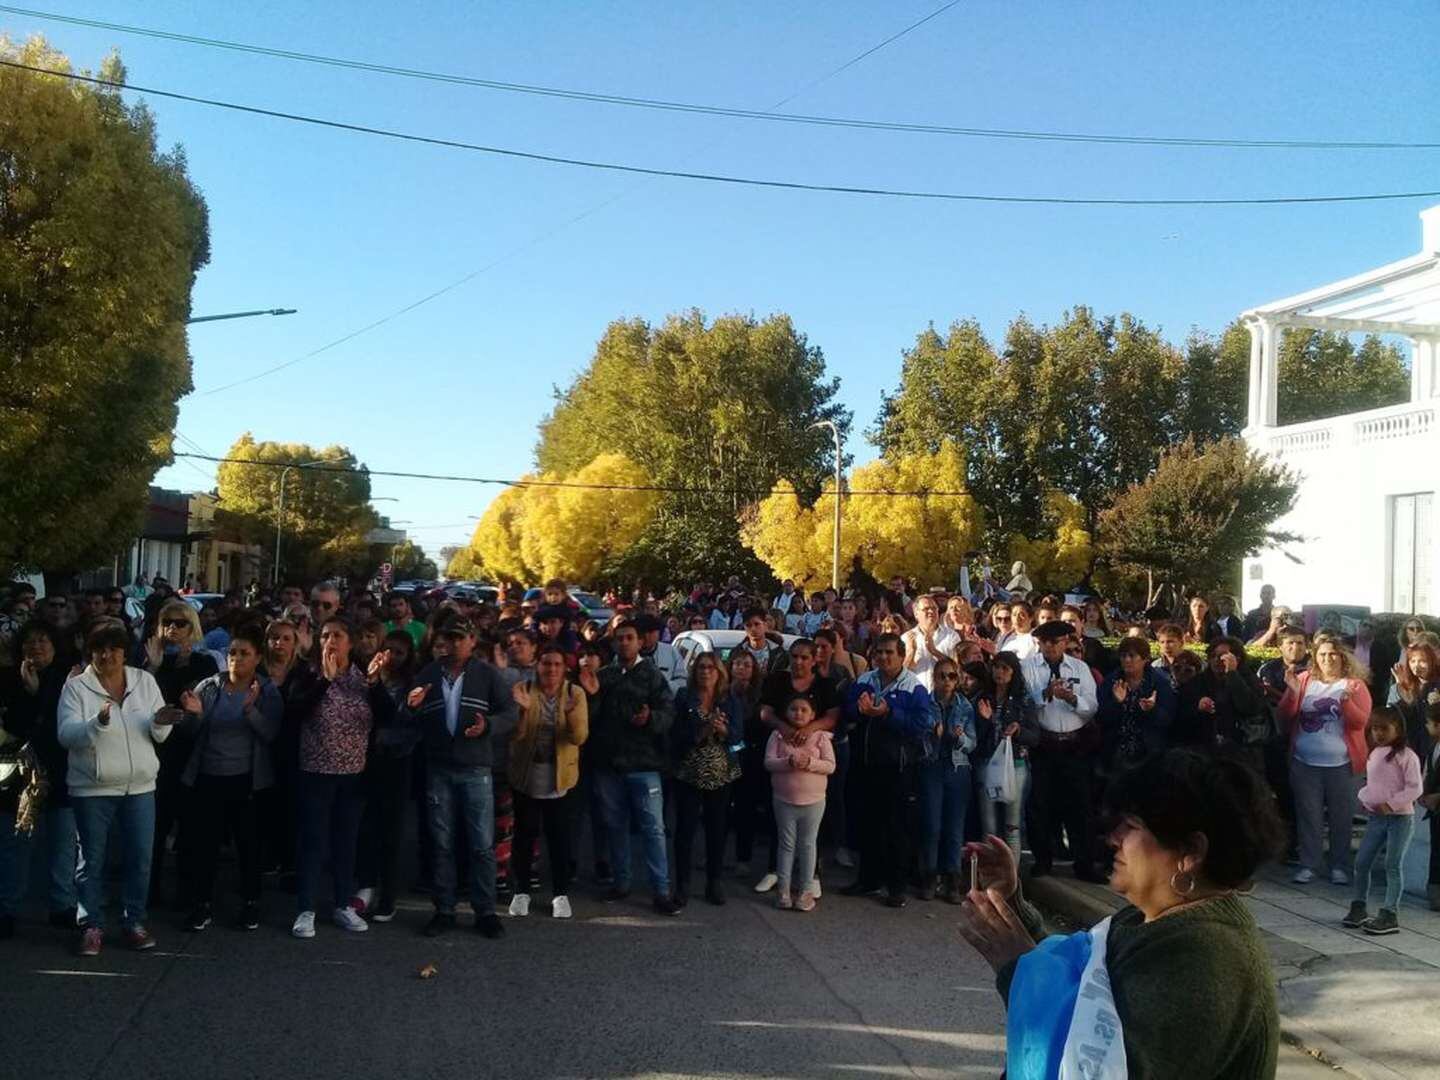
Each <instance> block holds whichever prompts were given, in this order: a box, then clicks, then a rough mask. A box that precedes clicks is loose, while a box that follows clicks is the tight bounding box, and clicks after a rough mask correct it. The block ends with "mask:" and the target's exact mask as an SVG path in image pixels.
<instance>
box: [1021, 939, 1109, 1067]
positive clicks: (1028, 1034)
mask: <svg viewBox="0 0 1440 1080" xmlns="http://www.w3.org/2000/svg"><path fill="white" fill-rule="evenodd" d="M1109 932H1110V920H1109V919H1105V920H1104V921H1102V922H1100V923H1098V924H1097V925H1096V926H1095V927H1094V928H1093V929H1091V930H1089V931H1084V932H1081V933H1078V934H1064V935H1059V934H1057V935H1055V936H1052V937H1048V938H1045V939H1044V940H1043V941H1041V942H1040V944H1039V945H1037V946H1036V947H1035V948H1034V949H1033V950H1032V951H1030V952H1028V953H1026V954H1025V955H1024V956H1022V957H1021V958H1020V960H1019V962H1018V963H1017V964H1016V965H1015V975H1014V977H1013V978H1012V979H1011V980H1010V1000H1009V1001H1008V1002H1007V1009H1008V1014H1009V1015H1008V1018H1007V1019H1006V1023H1005V1055H1006V1057H1005V1076H1006V1080H1081V1078H1083V1080H1112V1078H1114V1080H1125V1077H1126V1073H1127V1069H1126V1061H1125V1035H1124V1031H1123V1030H1122V1029H1121V1025H1120V1018H1119V1016H1118V1015H1117V1013H1116V1011H1115V999H1114V996H1113V994H1112V993H1111V992H1110V977H1109V972H1108V969H1107V968H1106V965H1105V946H1106V942H1107V940H1108V937H1109Z"/></svg>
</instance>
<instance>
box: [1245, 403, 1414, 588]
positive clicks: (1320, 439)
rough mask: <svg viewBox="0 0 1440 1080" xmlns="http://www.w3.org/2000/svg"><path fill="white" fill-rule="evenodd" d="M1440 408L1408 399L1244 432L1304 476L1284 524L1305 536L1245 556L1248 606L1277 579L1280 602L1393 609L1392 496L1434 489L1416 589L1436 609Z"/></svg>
mask: <svg viewBox="0 0 1440 1080" xmlns="http://www.w3.org/2000/svg"><path fill="white" fill-rule="evenodd" d="M1437 411H1440V410H1437V409H1436V408H1435V407H1432V406H1428V405H1424V404H1421V405H1416V404H1412V403H1406V404H1404V405H1398V406H1391V407H1389V408H1385V409H1375V410H1371V411H1369V412H1364V413H1353V414H1351V415H1349V416H1340V417H1334V418H1332V419H1330V420H1323V421H1317V422H1314V423H1309V424H1295V425H1291V426H1289V427H1284V428H1269V429H1262V430H1260V431H1258V432H1252V433H1250V434H1249V435H1248V436H1247V438H1248V440H1249V442H1250V444H1251V445H1252V446H1254V447H1256V448H1257V449H1260V450H1262V451H1264V452H1266V453H1269V454H1271V455H1272V456H1275V457H1277V458H1279V460H1281V461H1282V462H1284V463H1285V464H1286V465H1288V466H1290V467H1291V468H1294V469H1295V470H1297V471H1298V472H1299V473H1300V474H1301V487H1300V494H1299V498H1298V500H1297V502H1296V506H1295V509H1294V511H1293V512H1292V513H1291V514H1290V515H1289V516H1288V517H1286V518H1285V519H1284V520H1283V521H1282V522H1280V523H1279V524H1278V525H1277V528H1281V529H1285V530H1287V531H1291V532H1296V533H1299V534H1301V536H1303V537H1304V539H1303V540H1301V541H1300V542H1298V543H1295V544H1290V545H1286V547H1285V548H1284V549H1283V550H1276V549H1271V550H1268V551H1265V552H1263V553H1262V554H1261V555H1260V557H1258V558H1255V559H1247V560H1245V567H1244V572H1243V594H1244V595H1243V600H1244V604H1245V606H1246V608H1247V609H1248V608H1252V607H1254V606H1255V605H1257V604H1258V603H1259V602H1260V586H1261V585H1263V584H1270V585H1274V586H1275V591H1276V602H1277V603H1280V604H1284V605H1286V606H1288V607H1293V608H1296V609H1297V610H1298V609H1299V608H1300V607H1301V606H1302V605H1304V604H1358V605H1363V606H1366V607H1368V608H1370V609H1371V610H1372V611H1390V610H1394V608H1393V607H1392V595H1391V590H1392V584H1393V582H1394V579H1395V576H1396V567H1395V566H1394V565H1393V558H1392V555H1393V552H1394V543H1393V542H1394V536H1393V529H1392V522H1393V509H1392V508H1393V505H1394V499H1395V497H1396V496H1405V495H1411V494H1418V493H1424V492H1432V493H1434V498H1432V500H1431V502H1430V509H1429V514H1428V516H1426V517H1425V519H1424V520H1423V521H1422V522H1421V523H1420V531H1421V533H1422V534H1423V533H1428V536H1429V543H1428V545H1426V546H1425V549H1424V550H1423V551H1422V552H1421V553H1420V558H1419V559H1418V560H1417V561H1418V562H1419V564H1420V575H1421V580H1420V581H1417V582H1416V589H1415V591H1416V593H1417V603H1418V605H1419V606H1421V607H1423V608H1424V609H1425V610H1424V612H1423V613H1424V614H1434V613H1435V611H1436V608H1437V600H1440V594H1437V580H1436V575H1435V570H1436V568H1437V567H1440V527H1437V522H1436V520H1435V515H1436V511H1437V508H1440V467H1437V463H1440V422H1437V419H1440V418H1437ZM1286 552H1288V553H1289V555H1291V556H1294V559H1292V558H1287V556H1286V554H1285V553H1286ZM1295 560H1299V561H1298V562H1297V561H1295ZM1427 597H1428V602H1427V601H1426V598H1427ZM1412 606H1414V605H1412ZM1407 610H1408V609H1407Z"/></svg>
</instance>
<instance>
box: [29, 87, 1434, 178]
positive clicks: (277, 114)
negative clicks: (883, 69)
mask: <svg viewBox="0 0 1440 1080" xmlns="http://www.w3.org/2000/svg"><path fill="white" fill-rule="evenodd" d="M0 66H4V67H10V68H18V69H20V70H22V71H30V72H34V73H35V74H38V75H52V76H57V77H59V78H63V79H71V80H73V81H75V82H83V83H90V84H91V85H94V86H103V87H106V88H107V89H111V90H126V91H130V92H132V93H137V94H151V95H153V96H155V97H163V98H169V99H171V100H174V101H185V102H189V103H191V104H194V105H205V106H208V107H210V108H216V109H228V110H230V111H233V112H241V113H248V114H250V115H253V116H265V117H270V118H272V119H276V120H288V121H292V122H294V123H300V124H310V125H314V126H317V127H323V128H330V129H333V130H338V131H348V132H352V133H355V134H362V135H375V136H379V137H382V138H387V139H399V140H402V141H405V142H414V143H423V144H426V145H429V146H442V147H446V148H449V149H453V150H466V151H471V152H474V153H481V154H494V155H498V156H500V157H510V158H519V159H521V160H525V161H538V162H542V163H544V164H548V165H570V166H574V167H577V168H583V169H598V170H602V171H606V172H621V173H631V174H634V175H637V176H653V177H667V178H670V179H676V180H698V181H703V182H706V183H713V184H730V185H735V186H739V187H760V188H774V189H779V190H783V191H809V192H824V193H827V194H835V195H863V196H868V197H879V198H893V199H925V200H932V201H941V202H974V203H1012V204H1022V205H1045V206H1274V205H1287V204H1296V203H1354V202H1378V201H1384V200H1394V199H1419V198H1433V197H1435V196H1436V195H1440V191H1400V192H1362V193H1358V194H1346V195H1266V196H1253V195H1247V196H1236V197H1227V196H1206V197H1199V198H1194V197H1163V198H1143V197H1135V196H1091V195H1005V194H998V193H986V192H961V191H922V190H916V189H906V188H882V187H866V186H862V185H858V184H818V183H808V182H805V181H800V180H772V179H766V178H762V177H752V176H733V175H729V174H725V173H706V172H690V171H687V170H683V169H661V168H654V167H650V166H645V165H628V164H624V163H621V162H615V161H593V160H590V159H587V158H574V157H565V156H562V155H559V154H542V153H538V152H536V151H531V150H516V149H513V148H510V147H503V146H487V145H484V144H482V143H472V142H466V141H464V140H462V139H449V138H440V137H438V136H432V135H419V134H415V133H414V132H406V131H396V130H394V129H392V128H380V127H372V126H371V125H368V124H355V123H349V122H346V121H342V120H329V119H325V118H323V117H318V116H307V115H305V114H303V113H293V112H285V111H283V110H279V109H266V108H262V107H260V106H258V105H244V104H240V103H238V102H233V101H221V100H219V99H216V98H205V97H199V96H197V95H194V94H182V93H178V92H176V91H173V90H160V89H157V88H155V87H150V86H138V85H136V84H134V83H117V82H112V81H110V80H108V79H100V78H96V77H95V76H93V75H78V74H76V73H74V72H69V71H57V70H54V69H51V68H42V67H35V66H33V65H30V64H21V63H19V62H17V61H13V60H0Z"/></svg>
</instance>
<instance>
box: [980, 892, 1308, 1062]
mask: <svg viewBox="0 0 1440 1080" xmlns="http://www.w3.org/2000/svg"><path fill="white" fill-rule="evenodd" d="M1028 906H1029V905H1023V906H1022V916H1023V915H1025V914H1028V913H1027V912H1025V911H1024V910H1023V908H1024V907H1028ZM1030 921H1031V920H1030V919H1026V922H1027V923H1029V922H1030ZM1105 960H1106V967H1107V968H1109V971H1110V984H1111V988H1112V991H1113V992H1114V994H1115V1009H1116V1011H1117V1012H1118V1013H1119V1014H1120V1022H1121V1024H1122V1025H1123V1026H1124V1028H1125V1057H1126V1061H1127V1063H1128V1065H1129V1073H1130V1078H1131V1080H1272V1078H1273V1077H1274V1076H1275V1065H1276V1055H1277V1054H1278V1053H1279V1046H1280V1016H1279V1011H1278V1009H1277V1008H1276V1004H1275V982H1274V977H1273V975H1272V974H1271V971H1270V961H1269V958H1268V957H1267V956H1266V955H1265V945H1264V943H1263V942H1262V941H1261V940H1260V931H1259V928H1257V927H1256V925H1255V920H1254V919H1253V918H1251V916H1250V912H1249V910H1248V909H1247V908H1246V907H1245V902H1244V901H1243V900H1241V899H1240V898H1239V897H1238V896H1227V897H1219V898H1217V899H1214V900H1209V901H1206V902H1204V903H1200V904H1196V905H1195V906H1193V907H1189V908H1183V909H1181V910H1180V911H1177V912H1175V913H1174V914H1173V915H1166V916H1164V917H1162V918H1159V919H1156V920H1155V921H1154V922H1150V923H1147V922H1145V917H1144V915H1142V914H1141V913H1140V911H1139V910H1138V909H1137V908H1134V907H1126V908H1123V909H1121V910H1120V911H1118V912H1116V913H1115V916H1114V918H1113V919H1112V920H1111V922H1110V935H1109V939H1108V942H1107V945H1106V956H1105ZM1014 973H1015V965H1014V964H1010V965H1008V966H1007V967H1005V968H1003V969H1002V970H1001V971H1000V972H999V973H998V974H997V976H996V985H997V986H998V988H999V990H1000V994H1001V996H1002V997H1004V998H1005V999H1006V1000H1007V1001H1008V1000H1009V997H1010V980H1011V978H1012V977H1013V975H1014Z"/></svg>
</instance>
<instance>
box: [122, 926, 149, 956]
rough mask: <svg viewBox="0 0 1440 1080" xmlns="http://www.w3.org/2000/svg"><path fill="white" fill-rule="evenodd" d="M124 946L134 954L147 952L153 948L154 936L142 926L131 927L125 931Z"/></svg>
mask: <svg viewBox="0 0 1440 1080" xmlns="http://www.w3.org/2000/svg"><path fill="white" fill-rule="evenodd" d="M125 944H126V945H129V946H130V948H132V949H134V950H135V951H136V952H149V951H150V950H151V949H153V948H155V936H154V935H153V934H151V933H150V931H149V930H146V929H145V927H143V926H132V927H130V928H129V929H128V930H126V931H125Z"/></svg>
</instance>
